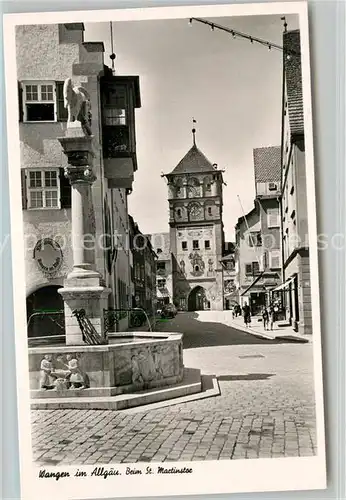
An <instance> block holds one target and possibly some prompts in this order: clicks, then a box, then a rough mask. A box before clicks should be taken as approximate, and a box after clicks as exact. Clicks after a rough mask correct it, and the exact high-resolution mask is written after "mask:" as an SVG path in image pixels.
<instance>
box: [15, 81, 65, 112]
mask: <svg viewBox="0 0 346 500" xmlns="http://www.w3.org/2000/svg"><path fill="white" fill-rule="evenodd" d="M63 89H64V82H49V81H48V82H44V81H35V82H25V81H24V82H18V98H19V120H20V121H25V122H40V121H43V122H54V121H67V115H68V112H67V109H66V108H65V103H64V90H63Z"/></svg>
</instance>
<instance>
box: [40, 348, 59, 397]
mask: <svg viewBox="0 0 346 500" xmlns="http://www.w3.org/2000/svg"><path fill="white" fill-rule="evenodd" d="M52 373H53V364H52V356H51V355H50V354H45V356H44V358H43V359H42V361H41V367H40V388H41V389H44V390H47V389H53V388H54V380H55V378H56V377H54V375H53V374H52Z"/></svg>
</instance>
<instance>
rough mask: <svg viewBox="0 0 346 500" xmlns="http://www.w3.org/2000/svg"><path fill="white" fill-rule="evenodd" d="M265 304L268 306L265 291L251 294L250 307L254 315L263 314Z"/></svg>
mask: <svg viewBox="0 0 346 500" xmlns="http://www.w3.org/2000/svg"><path fill="white" fill-rule="evenodd" d="M265 306H266V294H265V292H257V293H251V294H250V309H251V315H252V316H257V315H259V314H261V311H262V309H263V307H265Z"/></svg>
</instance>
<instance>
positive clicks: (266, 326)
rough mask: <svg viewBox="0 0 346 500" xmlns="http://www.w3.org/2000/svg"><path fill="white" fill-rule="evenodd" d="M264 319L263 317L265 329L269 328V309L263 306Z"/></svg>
mask: <svg viewBox="0 0 346 500" xmlns="http://www.w3.org/2000/svg"><path fill="white" fill-rule="evenodd" d="M262 319H263V326H264V329H265V330H268V323H269V314H268V311H267V309H266V308H265V307H263V309H262Z"/></svg>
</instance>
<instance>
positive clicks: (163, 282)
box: [157, 279, 166, 288]
mask: <svg viewBox="0 0 346 500" xmlns="http://www.w3.org/2000/svg"><path fill="white" fill-rule="evenodd" d="M157 286H158V288H164V287H165V286H166V280H165V279H159V280H157Z"/></svg>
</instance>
